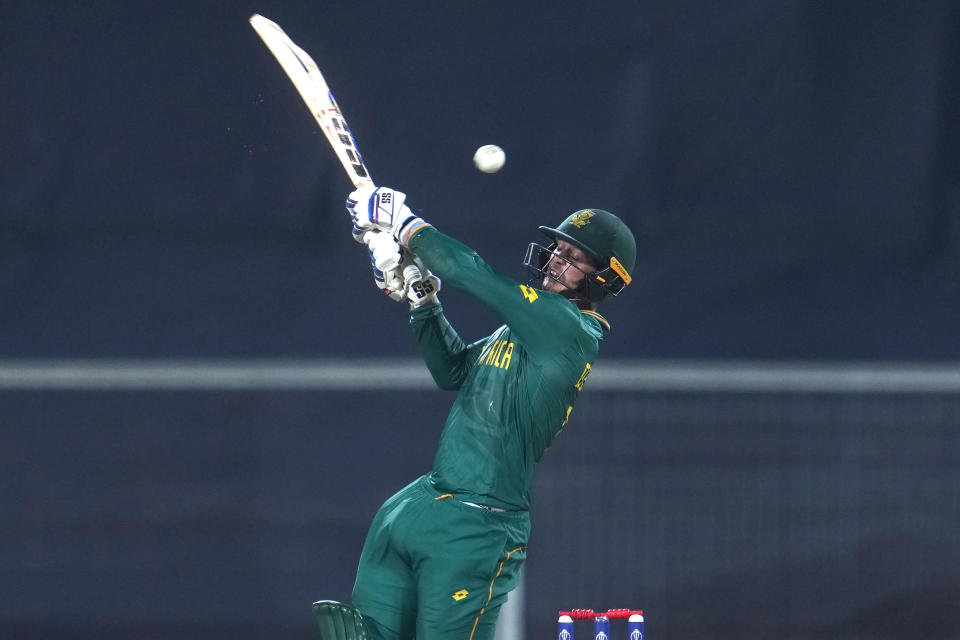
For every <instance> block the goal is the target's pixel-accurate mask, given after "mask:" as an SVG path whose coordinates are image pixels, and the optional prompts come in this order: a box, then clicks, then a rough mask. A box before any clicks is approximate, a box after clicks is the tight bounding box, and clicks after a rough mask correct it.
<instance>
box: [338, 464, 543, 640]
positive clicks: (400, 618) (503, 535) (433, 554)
mask: <svg viewBox="0 0 960 640" xmlns="http://www.w3.org/2000/svg"><path fill="white" fill-rule="evenodd" d="M529 535H530V518H529V514H528V512H526V511H510V512H494V511H490V510H486V509H481V508H477V507H473V506H469V505H467V504H464V503H463V502H460V501H459V500H457V498H456V496H453V495H451V494H445V493H441V492H440V491H438V490H436V489H435V488H434V487H433V485H432V484H431V483H430V481H429V480H428V479H427V477H426V476H424V477H421V478H418V479H417V480H415V481H414V482H412V483H410V484H409V485H407V486H406V487H405V488H403V489H402V490H401V491H400V492H398V493H397V494H395V495H394V496H392V497H391V498H390V499H389V500H387V501H386V502H385V503H384V504H383V506H382V507H380V510H379V511H377V515H376V516H375V517H374V520H373V523H372V524H371V525H370V531H369V533H368V534H367V540H366V542H365V543H364V545H363V552H362V553H361V555H360V566H359V568H358V570H357V580H356V584H355V585H354V588H353V604H354V606H355V607H356V608H357V609H359V611H360V612H361V613H362V614H363V617H364V620H365V621H366V623H367V625H368V627H369V628H370V630H371V631H372V632H373V635H374V636H375V637H378V638H382V639H384V640H394V639H407V638H414V637H416V638H420V639H421V640H444V639H447V638H450V639H456V640H489V639H491V638H493V632H494V627H495V626H496V623H497V616H498V615H499V613H500V606H501V605H503V603H504V602H506V600H507V593H509V592H510V591H511V590H512V589H513V588H514V587H516V586H517V582H518V581H519V580H520V567H521V565H522V564H523V560H524V558H525V557H526V544H527V539H528V537H529Z"/></svg>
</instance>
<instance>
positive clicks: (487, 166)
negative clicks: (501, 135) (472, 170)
mask: <svg viewBox="0 0 960 640" xmlns="http://www.w3.org/2000/svg"><path fill="white" fill-rule="evenodd" d="M506 161H507V154H505V153H504V152H503V149H501V148H500V147H498V146H497V145H495V144H485V145H483V146H482V147H480V148H479V149H477V152H476V153H475V154H473V164H475V165H477V169H480V171H483V172H484V173H496V172H497V171H500V169H502V168H503V163H504V162H506Z"/></svg>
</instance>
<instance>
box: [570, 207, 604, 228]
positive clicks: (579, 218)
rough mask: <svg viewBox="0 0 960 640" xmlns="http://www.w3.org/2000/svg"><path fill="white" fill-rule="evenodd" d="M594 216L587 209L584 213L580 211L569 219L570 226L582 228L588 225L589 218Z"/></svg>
mask: <svg viewBox="0 0 960 640" xmlns="http://www.w3.org/2000/svg"><path fill="white" fill-rule="evenodd" d="M595 215H597V214H595V213H594V212H593V211H590V210H589V209H588V210H586V211H581V212H580V213H578V214H576V215H575V216H573V217H572V218H571V219H570V224H572V225H573V226H575V227H577V228H578V229H579V228H580V227H583V226H586V225H587V224H589V223H590V218H592V217H593V216H595Z"/></svg>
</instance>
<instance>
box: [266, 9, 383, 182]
mask: <svg viewBox="0 0 960 640" xmlns="http://www.w3.org/2000/svg"><path fill="white" fill-rule="evenodd" d="M250 26H252V27H253V29H254V31H256V32H257V35H259V36H260V39H261V40H263V42H264V44H265V45H267V48H268V49H270V52H271V53H272V54H273V57H274V58H276V59H277V62H279V63H280V66H281V67H283V70H284V71H285V72H286V74H287V77H289V78H290V81H291V82H292V83H293V85H294V86H295V87H296V88H297V92H299V93H300V97H301V98H303V101H304V102H305V103H306V105H307V108H309V109H310V113H312V114H313V117H314V119H315V120H316V121H317V124H318V125H320V130H321V131H323V135H324V137H326V139H327V142H329V143H330V146H331V147H332V148H333V151H334V153H336V155H337V159H339V160H340V164H342V165H343V168H344V170H345V171H346V172H347V176H349V178H350V181H351V182H352V183H353V186H355V187H359V186H360V185H362V184H373V180H372V179H371V178H370V172H369V171H367V166H366V164H364V162H363V158H362V157H361V156H360V151H358V150H357V144H356V141H354V139H353V133H351V131H350V128H349V127H348V126H347V121H346V119H344V117H343V114H342V113H341V112H340V108H339V107H338V106H337V101H336V100H335V99H334V97H333V93H332V92H331V91H330V87H328V86H327V81H326V80H324V78H323V74H322V73H320V68H319V67H317V63H316V62H314V61H313V58H311V57H310V55H309V54H307V52H306V51H304V50H303V49H301V48H300V47H298V46H297V45H296V44H295V43H294V42H293V40H291V39H290V37H289V36H288V35H287V34H286V33H285V32H284V31H283V29H281V28H280V26H279V25H278V24H277V23H275V22H273V21H271V20H268V19H267V18H264V17H263V16H261V15H260V14H256V13H255V14H253V15H252V16H250Z"/></svg>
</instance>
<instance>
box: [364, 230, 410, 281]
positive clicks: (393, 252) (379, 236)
mask: <svg viewBox="0 0 960 640" xmlns="http://www.w3.org/2000/svg"><path fill="white" fill-rule="evenodd" d="M367 248H368V249H369V250H370V255H371V258H372V260H373V264H374V265H375V266H376V267H377V268H378V269H380V270H381V271H384V272H386V271H391V270H393V269H396V268H397V267H399V266H400V261H401V260H402V259H403V249H402V248H401V247H400V245H399V244H398V243H397V241H396V240H394V239H393V237H392V236H391V235H390V234H387V233H382V232H375V233H370V234H369V236H368V239H367Z"/></svg>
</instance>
